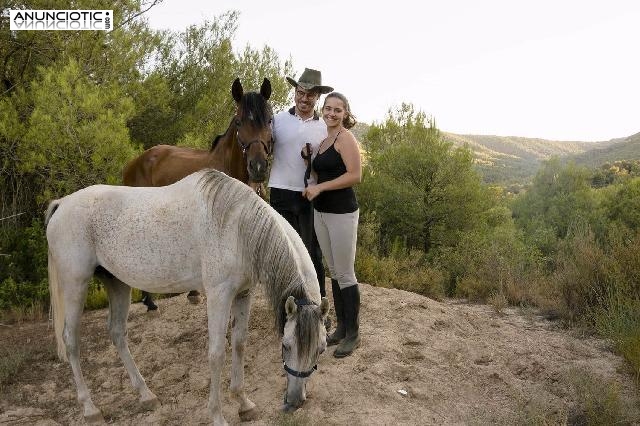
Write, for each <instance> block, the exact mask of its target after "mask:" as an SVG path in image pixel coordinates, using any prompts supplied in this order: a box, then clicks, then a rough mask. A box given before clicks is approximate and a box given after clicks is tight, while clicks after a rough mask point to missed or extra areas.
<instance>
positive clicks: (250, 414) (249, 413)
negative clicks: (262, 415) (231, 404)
mask: <svg viewBox="0 0 640 426" xmlns="http://www.w3.org/2000/svg"><path fill="white" fill-rule="evenodd" d="M238 414H239V415H240V420H241V421H243V422H250V421H253V420H257V419H258V410H257V409H256V408H255V407H254V408H250V409H248V410H244V411H238Z"/></svg>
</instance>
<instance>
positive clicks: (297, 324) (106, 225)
mask: <svg viewBox="0 0 640 426" xmlns="http://www.w3.org/2000/svg"><path fill="white" fill-rule="evenodd" d="M46 224H47V240H48V242H49V287H50V293H51V304H52V307H53V317H54V324H55V334H56V340H57V345H58V355H59V357H60V358H61V359H63V360H68V361H69V362H70V364H71V368H72V370H73V376H74V379H75V383H76V387H77V391H78V401H79V402H80V404H81V405H82V407H83V411H84V413H83V414H84V417H85V419H86V420H87V421H89V422H92V421H101V420H102V415H101V413H100V410H98V408H97V407H96V406H95V405H94V404H93V402H92V401H91V396H90V394H89V390H88V388H87V385H86V383H85V380H84V378H83V376H82V371H81V369H80V362H79V340H78V327H79V325H80V316H81V314H82V310H83V306H84V302H85V299H86V295H87V285H88V281H89V279H90V278H91V277H92V276H93V275H94V274H95V275H96V276H97V277H98V278H99V279H100V280H101V281H102V282H103V283H104V286H105V288H106V291H107V294H108V297H109V317H108V328H109V333H110V336H111V339H112V341H113V343H114V345H115V346H116V348H117V350H118V353H119V355H120V358H121V359H122V362H123V363H124V366H125V368H126V370H127V373H128V374H129V377H130V379H131V382H132V384H133V387H134V388H136V389H137V390H138V392H139V393H140V401H141V403H142V405H143V406H144V407H145V408H147V409H154V408H156V407H158V406H159V405H160V403H159V401H158V398H157V397H156V396H155V395H154V394H153V392H151V390H149V388H148V387H147V385H146V383H145V381H144V379H143V378H142V376H141V375H140V371H139V370H138V368H137V367H136V364H135V363H134V361H133V358H132V357H131V353H130V352H129V347H128V343H127V339H126V336H127V332H126V321H127V315H128V311H129V303H130V296H131V287H130V286H129V285H128V284H131V285H135V286H136V287H137V288H141V289H143V290H146V291H149V292H154V293H158V292H160V293H162V292H172V293H173V292H176V293H177V292H185V291H189V290H199V291H204V292H205V294H206V296H207V311H208V329H209V352H208V359H209V365H210V367H211V389H210V394H209V404H208V408H209V411H210V414H211V416H212V419H213V422H214V424H226V421H225V419H224V417H223V415H222V410H221V403H220V393H219V392H220V374H221V369H222V366H223V364H224V357H225V340H226V331H227V326H228V322H229V315H230V313H231V315H232V317H233V322H232V327H233V331H232V351H233V354H232V358H233V360H232V374H231V391H232V393H233V395H234V397H235V398H236V399H237V400H238V401H239V402H240V408H239V414H240V418H241V419H243V420H244V419H250V418H253V417H254V416H255V415H256V413H257V410H256V407H255V404H254V403H253V402H251V401H250V400H249V398H247V395H246V394H245V391H244V346H245V343H246V338H247V326H248V321H249V310H250V303H251V296H250V290H251V288H252V287H253V286H254V284H255V283H256V282H261V283H262V284H263V287H264V290H265V293H266V295H267V298H268V300H269V304H270V305H271V308H272V309H273V312H274V314H275V326H276V329H277V330H278V331H279V332H280V334H281V336H282V348H283V355H282V356H283V364H284V367H285V370H286V371H287V391H286V394H285V405H284V409H285V411H291V410H294V409H296V408H298V407H300V406H301V405H302V403H303V402H304V401H305V399H306V395H305V383H306V380H307V377H308V376H309V375H310V374H311V372H313V371H314V369H315V365H316V362H317V358H318V356H319V355H320V354H321V353H322V352H323V351H324V350H325V348H326V331H325V328H324V326H323V321H324V318H325V317H326V315H327V313H328V309H329V307H328V302H327V300H326V298H322V299H321V297H320V287H319V284H318V281H317V278H316V273H315V269H314V267H313V263H312V262H311V259H310V257H309V255H308V254H307V250H306V248H305V246H304V244H303V243H302V240H301V239H300V238H299V236H298V234H297V233H296V232H295V231H294V229H293V228H292V227H291V226H290V225H289V224H288V223H287V222H286V221H285V220H284V219H282V218H281V216H280V215H279V214H278V213H276V212H275V211H274V210H273V209H272V208H271V207H270V206H269V205H268V204H267V203H265V202H264V201H263V200H262V199H261V198H260V197H259V196H258V195H256V194H255V193H254V192H253V191H252V190H251V189H250V188H249V187H248V186H246V185H244V184H242V183H241V182H240V181H237V180H235V179H232V178H230V177H228V176H226V175H225V174H223V173H220V172H217V171H214V170H206V171H201V172H197V173H194V174H192V175H190V176H187V177H186V178H184V179H182V180H181V181H179V182H177V183H175V184H173V185H170V186H165V187H160V188H143V187H135V188H134V187H123V186H106V185H96V186H91V187H88V188H85V189H82V190H80V191H77V192H75V193H73V194H71V195H69V196H66V197H64V198H61V199H59V200H56V201H53V202H52V203H51V204H50V205H49V208H48V209H47V213H46ZM65 349H66V351H65Z"/></svg>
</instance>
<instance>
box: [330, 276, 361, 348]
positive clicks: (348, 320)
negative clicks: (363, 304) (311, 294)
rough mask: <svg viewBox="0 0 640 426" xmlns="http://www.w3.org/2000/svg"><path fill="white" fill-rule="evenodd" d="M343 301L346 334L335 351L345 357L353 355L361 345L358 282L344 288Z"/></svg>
mask: <svg viewBox="0 0 640 426" xmlns="http://www.w3.org/2000/svg"><path fill="white" fill-rule="evenodd" d="M342 303H343V304H344V323H345V327H346V335H345V337H344V339H342V340H341V341H340V344H339V345H338V347H337V348H336V350H335V351H334V352H333V356H335V357H336V358H344V357H345V356H348V355H351V352H353V351H354V349H355V348H357V347H358V346H359V345H360V333H359V329H360V323H359V318H358V317H359V315H360V290H359V289H358V284H356V285H352V286H349V287H347V288H345V289H342Z"/></svg>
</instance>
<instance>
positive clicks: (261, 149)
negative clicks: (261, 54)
mask: <svg viewBox="0 0 640 426" xmlns="http://www.w3.org/2000/svg"><path fill="white" fill-rule="evenodd" d="M231 94H232V95H233V99H235V101H236V105H237V107H238V108H237V112H236V116H235V119H234V122H235V126H236V131H237V138H238V144H239V145H240V149H242V153H243V155H244V158H245V160H246V162H247V172H248V173H249V180H250V181H252V182H264V180H265V179H266V178H267V169H268V157H269V154H271V150H272V144H273V137H272V134H271V122H272V120H273V110H272V108H271V104H270V103H269V97H270V96H271V82H270V81H269V80H268V79H266V78H265V79H264V81H263V82H262V86H261V87H260V93H256V92H249V93H243V90H242V84H240V79H239V78H236V79H235V81H234V82H233V86H232V87H231Z"/></svg>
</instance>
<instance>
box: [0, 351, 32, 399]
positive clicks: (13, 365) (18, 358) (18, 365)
mask: <svg viewBox="0 0 640 426" xmlns="http://www.w3.org/2000/svg"><path fill="white" fill-rule="evenodd" d="M28 361H29V354H28V352H27V351H26V350H25V349H23V348H11V349H9V348H8V347H5V348H3V349H1V350H0V391H1V392H4V389H5V387H6V386H7V385H9V384H11V383H13V380H14V378H15V377H16V375H17V374H18V373H19V372H20V371H21V370H22V367H23V366H24V365H25V364H26V363H27V362H28Z"/></svg>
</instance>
